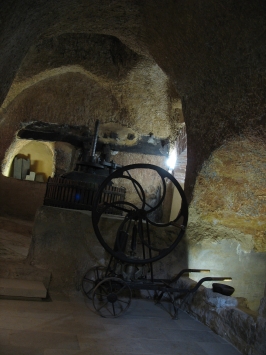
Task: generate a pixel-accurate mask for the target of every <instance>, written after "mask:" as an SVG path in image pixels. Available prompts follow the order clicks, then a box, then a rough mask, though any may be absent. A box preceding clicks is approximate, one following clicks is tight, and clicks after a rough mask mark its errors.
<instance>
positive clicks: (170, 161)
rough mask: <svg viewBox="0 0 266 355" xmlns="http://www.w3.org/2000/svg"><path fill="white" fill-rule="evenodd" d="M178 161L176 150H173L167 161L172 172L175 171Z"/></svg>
mask: <svg viewBox="0 0 266 355" xmlns="http://www.w3.org/2000/svg"><path fill="white" fill-rule="evenodd" d="M176 160H177V154H176V149H172V150H171V151H170V154H169V158H168V159H167V161H166V165H167V166H168V168H169V169H170V170H174V168H175V165H176Z"/></svg>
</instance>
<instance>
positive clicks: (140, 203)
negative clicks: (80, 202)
mask: <svg viewBox="0 0 266 355" xmlns="http://www.w3.org/2000/svg"><path fill="white" fill-rule="evenodd" d="M110 185H114V186H123V187H125V188H126V196H125V199H124V200H123V201H113V200H112V197H111V195H110V199H108V198H107V199H106V191H107V186H110ZM171 196H174V197H173V198H174V199H175V201H178V200H179V205H178V203H177V206H175V208H176V212H173V210H174V208H172V213H171V214H169V213H168V214H167V215H165V210H167V207H169V205H171V204H172V201H171ZM109 211H119V212H120V214H121V215H120V216H115V217H113V218H111V217H110V212H109ZM107 214H108V216H109V217H107ZM116 215H117V213H116ZM187 222H188V205H187V201H186V197H185V194H184V192H183V190H182V188H181V186H180V184H179V183H178V182H177V181H176V179H175V178H174V177H173V175H172V174H170V173H169V172H168V171H166V170H164V169H162V168H160V167H158V166H155V165H150V164H134V165H128V166H124V167H122V168H119V169H117V170H116V171H114V172H113V173H112V174H111V175H109V176H108V177H107V178H106V179H105V180H104V181H103V183H102V184H101V185H100V187H99V189H98V191H97V193H96V196H95V198H94V201H93V206H92V223H93V228H94V231H95V234H96V236H97V238H98V240H99V242H100V243H101V245H102V246H103V248H104V249H105V252H106V254H107V255H108V258H107V259H108V260H109V261H108V263H107V264H106V266H95V267H94V268H92V269H90V270H88V271H87V272H86V274H85V275H84V278H83V281H82V288H83V291H84V292H85V294H86V296H87V297H88V298H90V299H92V302H93V306H94V308H95V310H96V311H97V312H98V313H99V314H100V315H101V316H103V317H118V316H120V315H122V314H123V313H124V312H125V311H126V310H127V309H128V307H129V306H130V303H131V297H132V294H136V295H137V294H141V293H143V291H145V292H148V293H149V294H150V295H151V294H152V297H153V298H154V300H155V301H156V302H160V301H162V300H163V299H165V298H166V299H167V300H169V301H170V304H172V306H173V307H172V308H173V312H172V313H173V314H172V315H173V318H176V317H177V314H178V309H179V307H180V306H181V304H182V302H184V300H185V299H186V297H187V296H188V295H190V294H192V293H194V292H196V291H197V290H198V288H199V287H200V285H201V284H202V283H203V282H205V281H216V280H223V281H224V280H225V279H230V278H228V277H204V278H201V279H200V280H199V281H198V282H197V283H195V285H194V287H192V288H186V287H185V288H184V287H183V288H182V287H181V288H180V286H179V282H178V281H179V279H180V278H181V276H183V275H184V274H186V273H188V272H202V271H209V270H201V269H183V270H181V271H179V272H178V274H177V275H175V276H174V277H167V275H166V274H167V273H166V271H165V269H167V267H166V266H165V265H166V264H167V265H168V268H169V265H171V263H176V260H175V256H174V257H172V259H171V256H170V253H171V254H174V253H175V248H176V247H177V245H178V244H179V243H180V241H181V240H182V238H183V236H184V234H185V230H186V226H187ZM163 259H164V260H165V263H164V262H163ZM165 275H166V276H165Z"/></svg>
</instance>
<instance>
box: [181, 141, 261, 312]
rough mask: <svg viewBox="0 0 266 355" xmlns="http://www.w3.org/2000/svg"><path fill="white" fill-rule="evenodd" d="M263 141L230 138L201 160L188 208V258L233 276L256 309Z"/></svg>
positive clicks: (193, 262)
mask: <svg viewBox="0 0 266 355" xmlns="http://www.w3.org/2000/svg"><path fill="white" fill-rule="evenodd" d="M265 152H266V150H265V142H263V141H261V142H256V141H254V140H252V139H239V140H236V141H229V142H228V143H226V144H224V145H223V146H222V147H221V148H220V149H218V150H217V151H215V152H213V154H212V156H211V157H210V159H209V160H208V161H206V162H205V164H204V166H203V168H202V170H201V172H200V174H199V177H198V179H197V183H196V186H195V191H194V198H193V200H192V203H191V207H190V217H189V227H188V230H187V237H188V240H189V246H190V247H189V250H190V251H189V254H190V256H189V261H190V263H191V265H193V266H195V265H196V264H198V263H200V264H202V265H204V267H206V268H210V269H212V270H213V271H214V272H217V273H218V275H221V276H231V277H233V282H232V286H233V287H235V290H236V291H235V294H236V295H237V296H242V297H246V298H247V299H248V302H249V306H250V307H251V308H252V309H254V310H257V309H258V306H259V302H260V299H261V298H262V297H263V292H264V285H265V274H266V253H265V251H266V249H265V247H266V244H265V243H266V234H265V233H266V185H265V181H266V169H265V167H266V165H265V164H266V154H265Z"/></svg>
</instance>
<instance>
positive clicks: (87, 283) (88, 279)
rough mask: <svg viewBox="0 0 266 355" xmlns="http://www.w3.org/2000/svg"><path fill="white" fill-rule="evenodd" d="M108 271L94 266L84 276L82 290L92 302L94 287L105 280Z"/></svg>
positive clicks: (102, 267)
mask: <svg viewBox="0 0 266 355" xmlns="http://www.w3.org/2000/svg"><path fill="white" fill-rule="evenodd" d="M106 270H107V269H106V267H104V266H94V267H93V268H91V269H89V270H88V271H87V272H86V274H85V275H84V277H83V280H82V290H83V292H84V294H85V295H86V296H87V297H88V298H89V299H90V300H91V299H92V294H93V289H94V287H95V286H97V285H98V283H99V282H101V281H102V280H103V279H104V278H105V276H106V275H105V274H106Z"/></svg>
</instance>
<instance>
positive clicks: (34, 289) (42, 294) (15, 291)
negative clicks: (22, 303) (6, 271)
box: [0, 278, 47, 298]
mask: <svg viewBox="0 0 266 355" xmlns="http://www.w3.org/2000/svg"><path fill="white" fill-rule="evenodd" d="M0 296H9V297H26V298H46V296H47V289H46V288H45V287H44V285H43V283H42V282H40V281H29V280H20V279H1V278H0Z"/></svg>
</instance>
